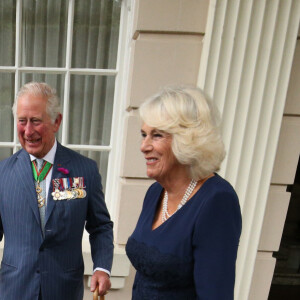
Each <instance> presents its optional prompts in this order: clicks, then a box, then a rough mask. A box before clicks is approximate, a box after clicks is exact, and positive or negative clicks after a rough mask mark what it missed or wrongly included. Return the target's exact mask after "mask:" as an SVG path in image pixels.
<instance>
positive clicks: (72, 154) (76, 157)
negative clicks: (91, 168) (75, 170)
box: [57, 144, 96, 165]
mask: <svg viewBox="0 0 300 300" xmlns="http://www.w3.org/2000/svg"><path fill="white" fill-rule="evenodd" d="M59 152H61V153H63V155H64V156H65V157H67V158H68V159H70V160H73V161H81V162H84V163H85V164H88V165H96V162H95V161H94V160H93V159H91V158H88V157H86V156H84V155H82V154H80V153H78V152H76V151H74V150H73V149H70V148H68V147H65V146H63V145H61V144H58V147H57V155H60V154H59Z"/></svg>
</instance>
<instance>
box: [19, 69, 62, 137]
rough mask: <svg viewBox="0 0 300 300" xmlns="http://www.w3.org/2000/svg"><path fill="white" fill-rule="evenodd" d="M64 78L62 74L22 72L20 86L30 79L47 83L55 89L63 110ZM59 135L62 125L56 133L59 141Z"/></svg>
mask: <svg viewBox="0 0 300 300" xmlns="http://www.w3.org/2000/svg"><path fill="white" fill-rule="evenodd" d="M64 80H65V76H64V75H62V74H40V73H22V76H21V86H22V85H24V84H25V83H28V82H31V81H37V82H46V83H48V84H49V85H50V86H51V87H53V88H54V89H56V92H57V95H58V97H59V99H60V107H61V111H62V112H63V107H64V104H63V99H64ZM61 135H62V126H60V129H59V131H58V133H57V138H58V140H59V141H61Z"/></svg>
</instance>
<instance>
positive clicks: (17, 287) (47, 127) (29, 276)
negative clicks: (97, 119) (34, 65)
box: [0, 82, 113, 300]
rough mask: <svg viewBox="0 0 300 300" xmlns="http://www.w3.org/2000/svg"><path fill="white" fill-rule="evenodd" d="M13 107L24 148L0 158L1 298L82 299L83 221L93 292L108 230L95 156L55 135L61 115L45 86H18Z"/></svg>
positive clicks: (106, 255)
mask: <svg viewBox="0 0 300 300" xmlns="http://www.w3.org/2000/svg"><path fill="white" fill-rule="evenodd" d="M13 110H14V115H15V118H16V121H17V131H18V137H19V141H20V143H21V145H22V148H23V149H21V150H20V151H18V152H17V153H15V154H14V155H12V156H11V157H9V158H8V159H6V160H4V161H2V162H1V163H0V240H1V239H2V237H3V235H4V237H5V241H4V253H3V258H2V262H1V271H0V299H1V300H10V299H18V298H22V299H24V300H38V299H39V300H40V299H42V300H71V299H72V300H74V299H77V300H82V298H83V272H84V265H83V258H82V246H81V245H82V235H83V230H84V226H85V228H86V229H87V231H88V232H89V234H90V244H91V252H92V258H93V263H94V274H93V276H92V280H91V291H94V290H95V288H96V284H99V293H100V294H101V295H103V294H105V293H106V292H107V290H108V289H109V288H110V279H109V275H110V269H111V265H112V257H113V233H112V222H111V220H110V216H109V213H108V211H107V208H106V205H105V202H104V196H103V192H102V186H101V178H100V175H99V172H98V168H97V166H96V163H95V162H94V161H93V160H91V159H89V158H86V157H84V156H82V155H80V154H78V153H76V152H75V151H72V150H70V149H68V148H66V147H63V146H62V145H60V144H59V143H58V142H57V141H56V138H55V133H56V132H57V131H58V129H59V126H60V123H61V120H62V115H61V113H60V105H59V101H58V98H57V96H56V94H55V91H54V90H53V89H52V88H51V87H50V86H49V85H47V84H45V83H36V82H32V83H29V84H26V85H24V86H23V87H22V88H21V90H20V91H19V93H18V95H17V97H16V100H15V103H14V107H13ZM79 122H80V121H79Z"/></svg>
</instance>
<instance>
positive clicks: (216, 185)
mask: <svg viewBox="0 0 300 300" xmlns="http://www.w3.org/2000/svg"><path fill="white" fill-rule="evenodd" d="M207 191H208V192H209V193H210V194H211V195H212V196H217V195H223V196H224V195H228V196H232V197H234V198H237V194H236V191H235V190H234V188H233V186H232V185H231V184H230V182H228V181H227V180H226V179H224V178H223V177H221V176H220V175H218V174H217V173H215V175H214V176H213V177H211V178H210V179H209V180H208V181H207Z"/></svg>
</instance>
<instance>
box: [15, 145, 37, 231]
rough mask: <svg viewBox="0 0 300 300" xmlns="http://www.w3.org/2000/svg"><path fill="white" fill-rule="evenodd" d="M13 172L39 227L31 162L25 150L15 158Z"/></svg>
mask: <svg viewBox="0 0 300 300" xmlns="http://www.w3.org/2000/svg"><path fill="white" fill-rule="evenodd" d="M14 172H15V174H16V178H17V180H18V182H20V186H22V188H23V189H24V197H25V198H26V199H27V201H28V204H29V206H30V207H31V209H32V210H33V213H34V216H35V218H36V220H37V222H38V224H39V225H40V224H41V221H40V213H39V209H38V205H37V196H36V191H35V184H34V179H33V175H32V169H31V161H30V157H29V155H28V153H27V152H26V151H25V150H21V151H20V153H19V155H18V156H17V161H16V165H15V167H14Z"/></svg>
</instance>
